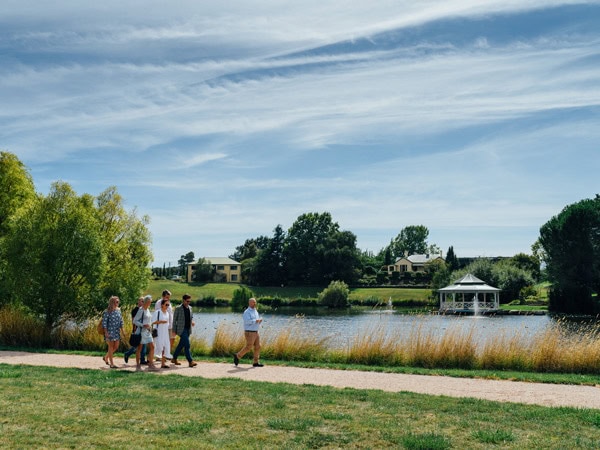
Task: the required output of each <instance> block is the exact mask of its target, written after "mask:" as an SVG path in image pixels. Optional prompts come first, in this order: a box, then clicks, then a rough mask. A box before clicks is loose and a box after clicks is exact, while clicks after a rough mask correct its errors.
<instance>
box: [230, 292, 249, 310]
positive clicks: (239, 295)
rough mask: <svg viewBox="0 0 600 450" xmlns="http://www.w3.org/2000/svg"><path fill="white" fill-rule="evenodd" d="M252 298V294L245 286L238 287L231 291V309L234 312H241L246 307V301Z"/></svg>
mask: <svg viewBox="0 0 600 450" xmlns="http://www.w3.org/2000/svg"><path fill="white" fill-rule="evenodd" d="M252 297H254V293H253V292H252V291H251V290H250V289H248V288H247V287H246V286H240V287H239V288H237V289H236V290H235V291H233V296H232V298H231V309H232V310H234V311H242V310H244V309H245V308H246V307H247V306H248V300H250V299H251V298H252Z"/></svg>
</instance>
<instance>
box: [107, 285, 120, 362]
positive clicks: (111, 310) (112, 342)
mask: <svg viewBox="0 0 600 450" xmlns="http://www.w3.org/2000/svg"><path fill="white" fill-rule="evenodd" d="M102 328H103V329H104V340H105V341H106V343H107V344H108V351H107V352H106V355H104V356H103V357H102V359H103V360H104V362H105V363H106V364H108V365H110V368H111V369H116V368H117V366H116V365H115V363H114V361H113V354H114V353H115V352H116V351H117V349H118V348H119V339H121V332H122V331H123V316H121V310H120V309H119V297H117V296H116V295H113V296H112V297H111V298H110V299H109V300H108V308H107V309H106V311H104V313H103V314H102Z"/></svg>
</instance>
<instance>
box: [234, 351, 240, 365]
mask: <svg viewBox="0 0 600 450" xmlns="http://www.w3.org/2000/svg"><path fill="white" fill-rule="evenodd" d="M233 363H234V364H235V365H236V366H237V365H238V364H239V363H240V358H238V355H237V353H234V354H233Z"/></svg>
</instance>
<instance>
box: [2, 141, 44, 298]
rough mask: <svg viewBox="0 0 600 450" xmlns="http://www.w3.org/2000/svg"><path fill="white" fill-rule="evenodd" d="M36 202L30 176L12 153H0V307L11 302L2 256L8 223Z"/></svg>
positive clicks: (4, 256) (4, 260)
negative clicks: (0, 292) (21, 210)
mask: <svg viewBox="0 0 600 450" xmlns="http://www.w3.org/2000/svg"><path fill="white" fill-rule="evenodd" d="M35 200H36V194H35V189H34V185H33V181H32V179H31V175H30V174H29V172H28V171H27V168H26V167H25V166H24V165H23V163H21V161H20V160H19V159H18V158H17V157H16V156H15V155H13V154H12V153H8V152H0V291H2V293H3V295H2V296H0V306H2V305H4V304H7V303H9V302H11V300H12V297H11V294H10V290H9V289H8V288H7V286H6V283H7V279H6V271H7V268H6V264H7V263H8V261H7V257H6V255H5V254H3V247H4V246H3V244H2V241H3V240H4V237H5V236H6V234H7V233H8V231H9V221H10V219H11V218H12V217H14V216H15V215H16V213H17V211H18V210H19V209H21V208H26V207H28V206H29V205H30V204H31V203H32V202H34V201H35Z"/></svg>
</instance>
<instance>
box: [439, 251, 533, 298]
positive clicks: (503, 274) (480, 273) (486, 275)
mask: <svg viewBox="0 0 600 450" xmlns="http://www.w3.org/2000/svg"><path fill="white" fill-rule="evenodd" d="M467 273H470V274H472V275H474V276H476V277H477V278H479V279H480V280H482V281H485V282H486V283H487V284H489V285H490V286H494V287H497V288H498V289H501V290H502V292H501V294H500V301H501V302H502V303H509V302H510V301H512V300H515V299H518V298H519V294H520V292H521V289H523V288H525V287H527V286H531V285H533V284H535V281H534V279H533V277H532V276H531V273H530V272H528V271H526V270H524V269H521V268H519V267H517V266H515V265H514V264H513V262H512V260H511V259H506V260H500V261H499V262H496V263H494V262H493V261H492V260H490V259H488V258H478V259H476V260H474V261H473V262H472V263H471V264H469V265H468V266H466V267H465V268H463V269H461V270H458V271H455V272H452V274H451V275H450V278H451V281H450V282H454V281H456V280H458V279H460V278H462V277H463V276H464V275H466V274H467ZM441 281H443V280H442V278H441V275H440V279H438V280H436V289H440V288H441V287H443V286H439V285H438V284H437V283H439V282H441Z"/></svg>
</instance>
